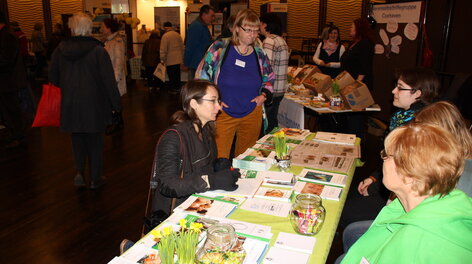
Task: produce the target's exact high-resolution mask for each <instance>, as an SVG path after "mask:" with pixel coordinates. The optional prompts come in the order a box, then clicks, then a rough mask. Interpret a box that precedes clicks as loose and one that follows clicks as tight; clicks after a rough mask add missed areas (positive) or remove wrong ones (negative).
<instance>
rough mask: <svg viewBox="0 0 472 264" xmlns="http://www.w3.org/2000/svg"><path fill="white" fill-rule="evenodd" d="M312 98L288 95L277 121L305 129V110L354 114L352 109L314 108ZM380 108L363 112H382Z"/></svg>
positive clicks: (283, 101)
mask: <svg viewBox="0 0 472 264" xmlns="http://www.w3.org/2000/svg"><path fill="white" fill-rule="evenodd" d="M310 98H311V96H304V95H295V94H293V93H286V94H285V96H284V98H283V99H282V101H281V102H280V106H279V112H278V115H277V119H278V120H279V125H281V126H283V127H293V128H300V129H304V124H305V109H309V110H312V111H314V112H315V113H316V114H319V115H320V114H337V113H346V112H353V110H352V109H343V110H334V109H331V108H329V107H314V106H311V105H310ZM380 110H381V109H380V106H379V105H377V104H375V105H372V106H371V107H368V108H366V109H365V110H364V111H362V112H380Z"/></svg>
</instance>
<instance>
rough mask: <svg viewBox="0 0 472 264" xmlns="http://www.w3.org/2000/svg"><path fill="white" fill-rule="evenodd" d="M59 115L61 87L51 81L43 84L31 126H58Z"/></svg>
mask: <svg viewBox="0 0 472 264" xmlns="http://www.w3.org/2000/svg"><path fill="white" fill-rule="evenodd" d="M60 117H61V89H60V88H59V87H57V86H54V85H53V84H52V83H49V84H43V94H42V95H41V99H40V100H39V104H38V109H37V110H36V116H35V117H34V122H33V127H47V126H53V127H54V126H55V127H58V126H59V122H60Z"/></svg>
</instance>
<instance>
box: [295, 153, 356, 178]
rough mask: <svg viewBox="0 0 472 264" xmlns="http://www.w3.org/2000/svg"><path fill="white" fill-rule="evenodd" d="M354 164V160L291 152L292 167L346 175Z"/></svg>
mask: <svg viewBox="0 0 472 264" xmlns="http://www.w3.org/2000/svg"><path fill="white" fill-rule="evenodd" d="M353 164H354V158H352V157H343V156H333V155H326V154H314V153H311V154H309V153H300V152H296V151H293V152H292V165H296V166H302V167H306V168H312V169H316V170H323V171H329V172H337V173H342V174H347V173H348V172H349V170H350V169H351V168H352V166H353Z"/></svg>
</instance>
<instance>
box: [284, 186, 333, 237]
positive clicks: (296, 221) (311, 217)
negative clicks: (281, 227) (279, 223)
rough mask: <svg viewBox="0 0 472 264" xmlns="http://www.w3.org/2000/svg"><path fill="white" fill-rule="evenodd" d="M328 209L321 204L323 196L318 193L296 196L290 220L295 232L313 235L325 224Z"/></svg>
mask: <svg viewBox="0 0 472 264" xmlns="http://www.w3.org/2000/svg"><path fill="white" fill-rule="evenodd" d="M325 217H326V210H325V208H324V207H323V205H322V204H321V197H320V196H318V195H316V194H311V193H304V194H299V195H297V197H296V198H295V202H294V203H293V205H292V210H291V212H290V222H291V223H292V226H293V229H294V230H295V232H297V233H299V234H302V235H308V236H313V235H316V234H317V233H318V232H319V231H320V230H321V227H322V226H323V223H324V220H325Z"/></svg>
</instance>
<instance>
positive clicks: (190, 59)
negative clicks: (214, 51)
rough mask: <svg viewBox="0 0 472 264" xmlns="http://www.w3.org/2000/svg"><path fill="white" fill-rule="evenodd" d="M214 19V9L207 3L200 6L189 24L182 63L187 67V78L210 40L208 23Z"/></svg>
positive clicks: (193, 74) (193, 70)
mask: <svg viewBox="0 0 472 264" xmlns="http://www.w3.org/2000/svg"><path fill="white" fill-rule="evenodd" d="M214 19H215V9H214V8H213V7H211V6H209V5H203V6H202V7H201V8H200V15H199V16H198V18H197V19H195V21H193V22H192V24H190V26H189V27H188V30H187V37H186V41H185V54H184V64H185V65H186V66H187V67H188V68H189V80H193V78H194V76H195V71H196V69H197V67H198V64H200V61H201V60H202V58H203V56H204V55H205V52H206V51H207V49H208V47H209V46H210V44H211V42H212V38H211V34H210V31H209V30H208V25H210V24H211V23H212V22H213V20H214Z"/></svg>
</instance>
